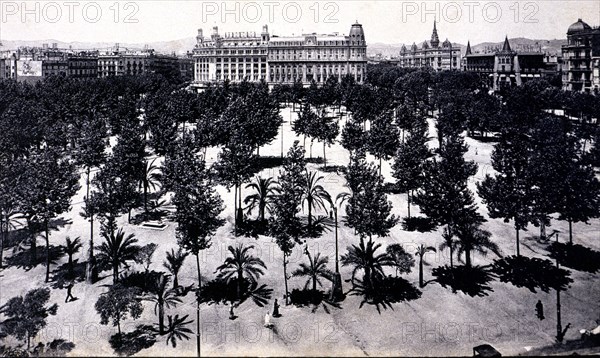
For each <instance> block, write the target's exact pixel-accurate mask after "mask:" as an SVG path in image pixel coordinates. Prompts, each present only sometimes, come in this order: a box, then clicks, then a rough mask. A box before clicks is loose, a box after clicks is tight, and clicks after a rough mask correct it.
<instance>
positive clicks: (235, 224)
mask: <svg viewBox="0 0 600 358" xmlns="http://www.w3.org/2000/svg"><path fill="white" fill-rule="evenodd" d="M233 191H234V193H233V235H234V236H237V224H238V222H237V195H238V190H237V184H236V185H235V187H234V188H233Z"/></svg>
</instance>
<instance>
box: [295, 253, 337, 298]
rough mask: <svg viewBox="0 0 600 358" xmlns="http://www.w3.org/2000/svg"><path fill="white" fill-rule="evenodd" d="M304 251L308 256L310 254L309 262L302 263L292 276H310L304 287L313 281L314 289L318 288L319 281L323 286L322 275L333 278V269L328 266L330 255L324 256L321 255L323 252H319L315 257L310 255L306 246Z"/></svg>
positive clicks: (329, 278) (328, 278)
mask: <svg viewBox="0 0 600 358" xmlns="http://www.w3.org/2000/svg"><path fill="white" fill-rule="evenodd" d="M304 252H305V253H306V256H308V264H306V263H304V262H303V263H301V264H300V267H299V268H298V269H296V270H295V271H294V272H292V276H294V277H308V279H307V280H306V283H305V284H304V289H305V290H306V288H307V287H308V285H309V284H310V283H311V281H312V290H313V291H316V290H317V283H318V284H319V286H321V287H323V284H322V283H321V280H320V279H319V278H320V277H322V278H325V279H327V280H329V281H331V280H332V279H333V275H334V273H333V271H331V270H330V269H328V268H327V263H328V262H329V257H327V256H323V257H321V253H319V252H317V254H316V255H315V257H314V258H313V257H312V256H311V255H310V252H308V250H307V249H306V248H305V249H304Z"/></svg>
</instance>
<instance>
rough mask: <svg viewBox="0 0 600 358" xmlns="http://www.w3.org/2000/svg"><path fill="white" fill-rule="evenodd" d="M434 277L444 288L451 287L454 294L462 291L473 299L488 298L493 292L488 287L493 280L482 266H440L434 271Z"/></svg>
mask: <svg viewBox="0 0 600 358" xmlns="http://www.w3.org/2000/svg"><path fill="white" fill-rule="evenodd" d="M432 275H433V276H435V277H436V279H435V281H437V282H438V283H439V284H440V285H442V287H450V288H451V289H452V292H453V293H456V292H457V291H462V292H463V293H464V294H467V295H469V296H471V297H475V296H479V297H482V296H487V295H488V294H489V292H488V291H493V290H492V288H491V287H490V286H489V285H488V284H489V283H490V282H491V281H492V280H493V279H494V277H493V275H492V274H490V272H489V270H488V269H486V268H485V267H482V266H471V267H469V266H454V267H450V266H440V267H436V268H434V269H433V270H432Z"/></svg>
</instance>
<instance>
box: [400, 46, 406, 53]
mask: <svg viewBox="0 0 600 358" xmlns="http://www.w3.org/2000/svg"><path fill="white" fill-rule="evenodd" d="M400 53H406V46H404V45H402V47H401V48H400Z"/></svg>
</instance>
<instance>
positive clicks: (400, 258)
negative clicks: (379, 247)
mask: <svg viewBox="0 0 600 358" xmlns="http://www.w3.org/2000/svg"><path fill="white" fill-rule="evenodd" d="M385 252H386V253H387V254H388V256H389V257H390V259H391V260H392V262H393V266H394V267H395V268H396V276H398V274H399V273H400V274H402V273H410V272H411V271H412V268H413V266H414V265H415V259H413V258H412V256H411V255H410V254H409V253H408V252H406V250H404V248H403V247H402V245H400V244H391V245H389V246H388V247H386V249H385Z"/></svg>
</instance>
